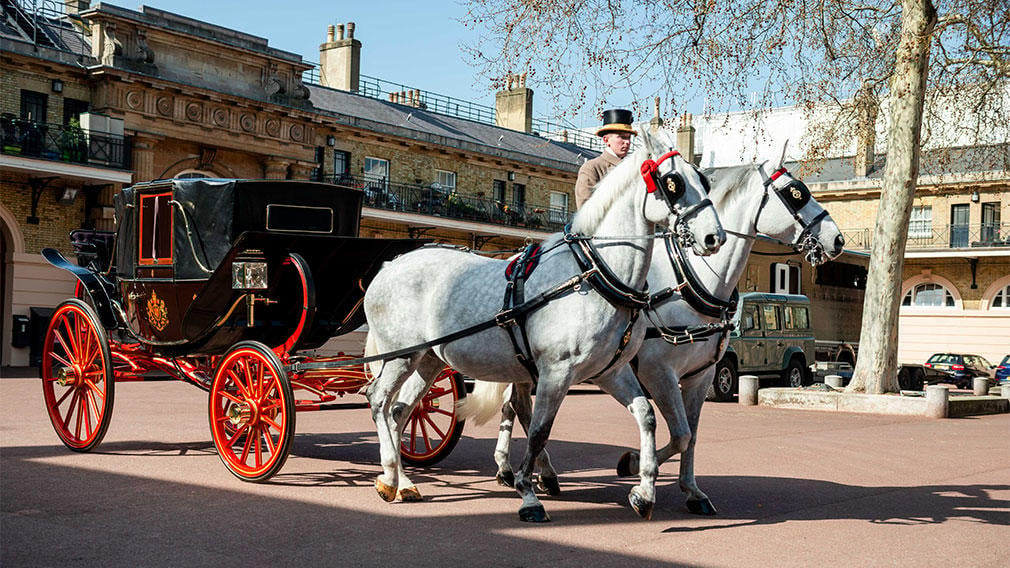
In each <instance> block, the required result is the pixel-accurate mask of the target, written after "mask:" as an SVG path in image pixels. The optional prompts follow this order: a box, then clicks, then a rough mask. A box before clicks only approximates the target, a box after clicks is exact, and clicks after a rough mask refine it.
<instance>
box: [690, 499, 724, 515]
mask: <svg viewBox="0 0 1010 568" xmlns="http://www.w3.org/2000/svg"><path fill="white" fill-rule="evenodd" d="M687 510H688V511H689V512H691V513H694V514H695V515H714V514H716V513H717V512H718V511H716V510H715V505H713V504H712V501H710V500H709V499H707V498H706V499H688V500H687Z"/></svg>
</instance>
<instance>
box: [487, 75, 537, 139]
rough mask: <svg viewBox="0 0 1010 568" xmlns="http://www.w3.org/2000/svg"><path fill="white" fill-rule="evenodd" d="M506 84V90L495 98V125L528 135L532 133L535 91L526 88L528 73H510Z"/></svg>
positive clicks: (499, 92)
mask: <svg viewBox="0 0 1010 568" xmlns="http://www.w3.org/2000/svg"><path fill="white" fill-rule="evenodd" d="M505 84H506V86H505V90H502V91H498V93H496V94H495V97H494V120H495V124H497V125H498V126H501V127H504V128H510V129H512V130H518V131H519V132H526V133H527V134H528V133H530V132H532V131H533V90H532V89H528V88H526V73H523V74H522V75H515V74H512V73H509V74H508V75H507V76H506V78H505ZM513 85H516V86H515V87H513Z"/></svg>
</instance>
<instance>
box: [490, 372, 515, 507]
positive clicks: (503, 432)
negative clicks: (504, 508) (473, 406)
mask: <svg viewBox="0 0 1010 568" xmlns="http://www.w3.org/2000/svg"><path fill="white" fill-rule="evenodd" d="M515 397H516V391H515V386H513V388H512V396H511V397H510V400H506V401H505V402H504V404H502V407H501V422H500V423H499V424H498V443H497V444H496V445H495V448H494V461H495V463H496V464H497V465H498V473H496V474H495V476H494V478H495V480H496V481H497V482H498V485H501V486H503V487H513V488H514V487H515V485H516V476H515V473H513V472H512V464H511V463H510V462H509V452H510V451H511V449H512V428H513V427H514V425H515V420H516V411H515V405H514V403H513V402H512V400H514V399H515Z"/></svg>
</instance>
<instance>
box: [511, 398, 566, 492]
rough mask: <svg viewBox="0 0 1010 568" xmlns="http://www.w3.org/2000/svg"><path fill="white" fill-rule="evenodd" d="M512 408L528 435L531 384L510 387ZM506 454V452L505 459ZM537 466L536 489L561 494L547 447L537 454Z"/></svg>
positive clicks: (530, 411)
mask: <svg viewBox="0 0 1010 568" xmlns="http://www.w3.org/2000/svg"><path fill="white" fill-rule="evenodd" d="M512 409H513V414H514V415H515V416H516V417H517V418H518V419H519V423H520V424H521V425H522V427H523V430H524V431H526V434H527V435H529V431H530V417H531V416H532V414H533V385H532V384H530V383H518V384H515V385H513V387H512ZM507 459H508V455H507V454H506V460H507ZM536 463H537V466H539V467H540V477H539V479H538V481H537V489H540V490H541V491H543V492H545V493H547V494H548V495H551V496H552V497H557V496H558V495H561V484H560V483H559V482H558V473H557V471H555V470H554V465H553V464H551V456H550V454H549V453H547V449H546V448H545V449H543V450H542V451H541V452H540V454H539V455H537V462H536Z"/></svg>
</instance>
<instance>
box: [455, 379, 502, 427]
mask: <svg viewBox="0 0 1010 568" xmlns="http://www.w3.org/2000/svg"><path fill="white" fill-rule="evenodd" d="M511 388H512V384H511V383H495V382H490V381H474V384H473V392H471V393H468V394H467V395H466V396H465V397H463V399H461V400H460V401H459V402H457V403H456V420H470V419H473V421H474V422H476V423H477V424H486V423H487V422H488V421H489V420H491V419H492V418H495V417H501V409H502V405H504V404H505V402H506V401H508V399H509V398H510V397H511V396H512V391H511V390H510V389H511Z"/></svg>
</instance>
